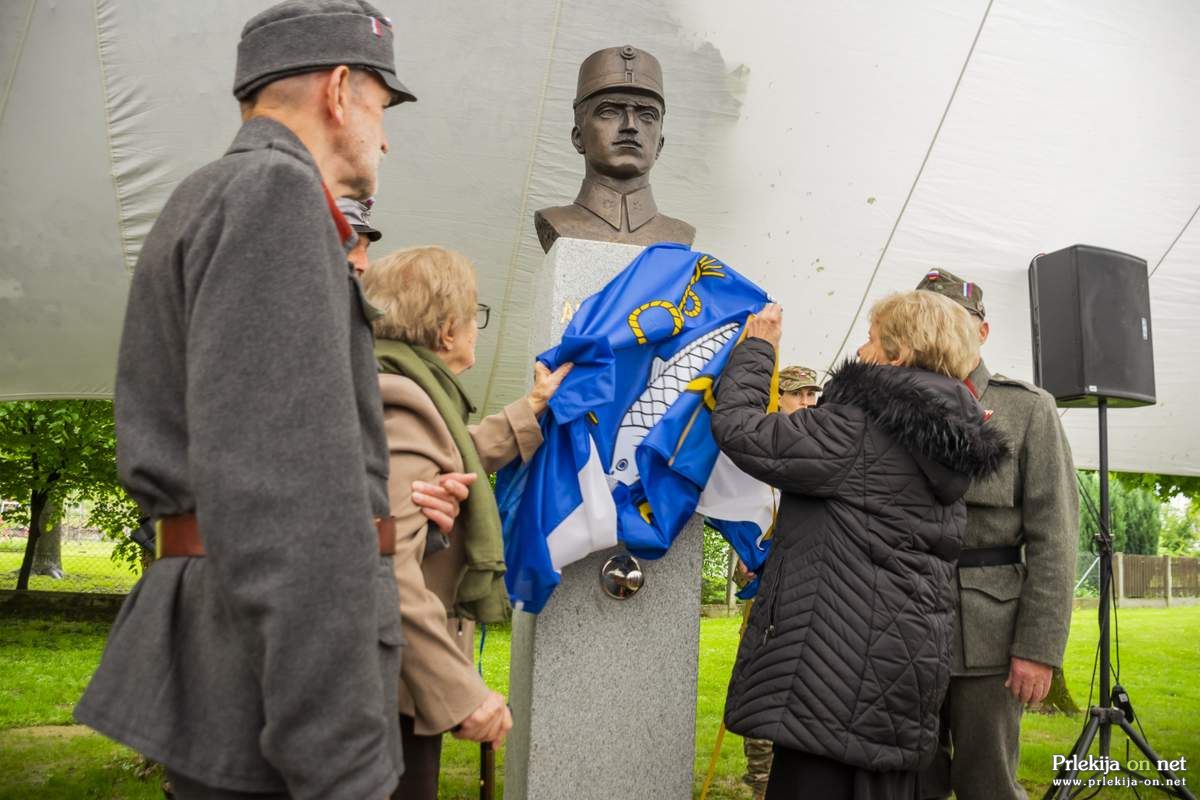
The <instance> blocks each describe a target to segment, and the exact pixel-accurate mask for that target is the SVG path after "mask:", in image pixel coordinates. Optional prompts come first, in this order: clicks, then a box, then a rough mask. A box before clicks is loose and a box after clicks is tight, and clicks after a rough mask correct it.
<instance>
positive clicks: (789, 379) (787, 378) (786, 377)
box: [779, 367, 821, 392]
mask: <svg viewBox="0 0 1200 800" xmlns="http://www.w3.org/2000/svg"><path fill="white" fill-rule="evenodd" d="M802 389H816V390H817V391H818V392H819V391H821V384H820V383H819V382H818V381H817V371H816V370H815V369H812V368H811V367H784V368H783V369H781V370H779V391H781V392H799V391H801V390H802Z"/></svg>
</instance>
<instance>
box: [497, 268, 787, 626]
mask: <svg viewBox="0 0 1200 800" xmlns="http://www.w3.org/2000/svg"><path fill="white" fill-rule="evenodd" d="M767 302H769V298H768V296H767V293H766V292H764V291H763V290H762V289H760V288H759V287H758V286H756V285H754V284H753V283H752V282H751V281H749V280H747V279H745V278H743V277H742V276H741V275H739V274H737V273H736V272H734V271H733V270H732V269H730V268H729V267H728V266H726V265H725V264H723V263H722V262H720V261H718V260H717V259H715V258H713V257H712V256H710V255H706V254H704V253H697V252H694V251H692V250H690V249H689V248H687V247H685V246H684V245H677V244H659V245H654V246H652V247H649V248H647V249H646V250H644V251H643V252H642V253H641V255H639V256H638V257H637V258H636V259H635V260H634V261H633V263H632V264H630V265H629V266H628V267H626V268H625V269H624V270H622V271H621V273H620V274H618V275H617V276H616V277H615V278H613V279H612V280H611V281H610V282H609V283H608V285H606V286H605V287H604V288H603V289H601V290H600V291H599V292H597V293H596V294H594V295H592V296H591V297H589V298H588V299H587V300H585V301H584V302H583V304H582V305H581V306H580V307H579V311H578V312H577V313H576V314H575V316H574V317H573V318H572V319H571V322H570V324H569V325H568V326H567V328H566V330H565V331H564V332H563V337H562V341H561V342H560V343H559V345H558V346H557V347H554V348H551V349H550V350H547V351H546V352H544V353H542V354H541V355H539V356H538V360H539V361H542V362H543V363H545V364H546V365H547V366H549V367H550V368H551V369H554V368H555V367H557V366H558V365H559V364H563V363H565V362H568V361H570V362H573V363H574V365H575V366H574V368H573V369H572V370H571V372H570V373H569V374H568V375H567V377H566V379H565V380H564V381H563V383H562V385H561V386H560V387H559V389H558V391H557V393H556V394H555V395H554V397H553V398H552V399H551V400H550V410H549V412H548V413H547V414H546V415H545V416H544V417H543V419H542V433H543V436H544V442H543V444H542V446H541V448H539V450H538V451H537V454H536V455H535V456H534V457H533V459H531V460H530V461H529V462H528V463H524V464H522V463H521V462H519V461H518V462H514V463H513V464H510V465H509V466H508V467H506V468H505V469H504V470H502V471H501V473H500V474H499V476H498V478H497V483H496V494H497V499H498V501H499V504H500V514H501V518H502V520H503V523H504V557H505V562H506V563H507V568H508V570H507V572H506V574H505V581H506V582H507V585H508V592H509V595H510V596H511V598H512V601H513V604H514V606H515V607H517V608H520V609H523V610H525V611H528V612H531V613H537V612H539V611H541V610H542V607H543V606H544V605H545V603H546V600H547V599H549V597H550V594H551V593H552V592H553V591H554V587H555V586H557V585H558V582H559V577H560V572H561V570H562V568H563V567H564V566H566V565H567V564H570V563H572V562H574V561H577V560H579V559H581V558H583V557H584V556H586V555H588V554H589V553H593V552H596V551H597V550H603V549H605V548H607V547H612V546H613V545H616V544H618V543H621V544H624V545H625V546H626V547H627V548H628V549H629V551H630V552H632V553H633V554H635V555H637V556H640V557H645V558H651V559H653V558H659V557H660V556H662V555H663V554H664V553H665V552H666V551H667V548H669V547H670V546H671V542H672V541H674V539H675V537H676V536H677V535H678V534H679V531H680V530H682V528H683V526H684V523H686V522H687V520H688V519H689V518H690V517H691V516H692V514H693V513H700V514H703V515H705V516H707V517H708V518H709V521H710V523H712V524H713V525H714V527H716V528H717V529H718V530H720V531H721V532H722V533H723V534H724V535H725V537H726V538H727V539H728V540H729V542H730V544H731V545H732V546H733V548H734V550H735V551H736V552H737V554H738V556H739V557H740V558H741V559H742V561H743V562H744V563H745V564H746V566H747V568H748V569H750V570H751V571H753V572H757V571H758V570H759V568H760V567H761V566H762V562H763V561H764V560H765V558H766V554H767V547H768V542H767V541H766V539H767V535H768V534H769V532H770V530H771V527H772V525H773V521H774V513H773V509H774V506H775V498H774V496H773V494H772V490H771V488H770V487H768V486H767V485H766V484H763V483H761V482H759V481H757V480H755V479H753V478H751V477H749V476H748V475H746V474H745V473H744V472H742V471H741V470H740V469H738V468H737V467H736V466H735V465H734V464H733V462H731V461H729V459H728V458H726V457H725V456H724V455H722V454H721V453H720V451H719V450H718V449H717V446H716V442H715V441H714V440H713V436H712V431H711V428H710V425H709V415H710V414H711V413H712V409H713V405H714V400H713V386H714V382H715V381H716V380H717V378H718V377H719V376H720V374H721V371H722V370H723V369H724V367H725V363H726V361H727V360H728V358H729V354H730V353H731V352H732V350H733V347H734V346H735V345H736V344H737V342H738V340H739V338H740V333H741V330H742V327H743V325H744V324H745V321H746V317H747V316H748V315H749V314H751V313H755V312H757V311H759V310H761V309H762V307H763V306H764V305H765V304H766V303H767Z"/></svg>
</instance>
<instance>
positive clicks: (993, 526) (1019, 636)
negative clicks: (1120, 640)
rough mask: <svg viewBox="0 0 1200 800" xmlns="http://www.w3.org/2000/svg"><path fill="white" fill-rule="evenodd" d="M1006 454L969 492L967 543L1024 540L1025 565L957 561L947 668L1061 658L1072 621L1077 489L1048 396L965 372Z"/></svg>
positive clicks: (980, 371) (983, 371) (982, 669)
mask: <svg viewBox="0 0 1200 800" xmlns="http://www.w3.org/2000/svg"><path fill="white" fill-rule="evenodd" d="M970 380H971V383H972V384H973V385H974V386H975V388H976V390H977V391H978V392H979V393H980V404H981V405H982V406H983V407H984V408H985V409H988V410H991V411H992V412H993V415H992V418H991V421H990V422H989V423H988V424H989V425H994V426H996V427H997V428H998V429H999V430H1000V431H1001V433H1003V435H1004V436H1005V438H1006V439H1007V441H1008V445H1009V455H1008V456H1007V457H1005V459H1004V460H1003V461H1002V462H1001V464H1000V468H999V469H998V470H997V471H996V472H994V473H992V474H991V475H990V476H988V477H987V478H984V479H982V480H979V481H977V482H975V483H973V484H972V485H971V488H970V489H969V490H968V491H967V495H966V500H967V530H966V536H965V537H964V541H963V547H964V549H967V548H972V547H993V546H1000V545H1023V546H1024V549H1025V563H1024V564H1010V565H1003V566H994V567H960V568H959V571H958V578H959V602H960V607H959V625H958V641H957V646H956V647H955V648H954V660H953V665H952V673H953V674H954V675H994V674H997V673H1002V672H1007V671H1008V669H1009V664H1010V662H1011V659H1012V657H1013V656H1016V657H1019V658H1025V659H1029V660H1032V661H1038V662H1041V663H1043V664H1049V665H1051V666H1054V667H1060V666H1062V655H1063V649H1064V648H1065V647H1066V644H1067V632H1068V629H1069V627H1070V621H1071V596H1072V593H1073V586H1074V582H1075V556H1076V550H1077V547H1078V542H1079V492H1078V489H1077V488H1076V479H1075V464H1074V462H1073V461H1072V459H1071V446H1070V444H1069V443H1068V442H1067V437H1066V435H1065V434H1064V432H1063V429H1062V424H1061V422H1060V421H1059V416H1058V409H1057V408H1056V407H1055V405H1054V398H1053V397H1051V396H1050V395H1049V394H1048V393H1046V392H1045V391H1043V390H1041V389H1039V388H1037V387H1036V386H1032V385H1030V384H1028V383H1025V382H1024V381H1018V380H1014V379H1012V378H1006V377H1004V376H1003V375H992V374H990V373H989V372H988V370H987V367H986V366H985V365H984V364H983V362H982V361H981V362H980V364H979V366H978V367H976V368H975V371H974V372H972V373H971V376H970Z"/></svg>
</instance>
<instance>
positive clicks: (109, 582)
mask: <svg viewBox="0 0 1200 800" xmlns="http://www.w3.org/2000/svg"><path fill="white" fill-rule="evenodd" d="M112 548H113V546H112V542H108V541H86V540H85V541H66V542H63V543H62V567H63V577H62V578H60V579H55V578H51V577H48V576H46V575H31V576H30V577H29V588H30V590H31V591H42V592H101V593H105V594H125V593H126V592H128V591H129V590H130V589H132V588H133V585H134V584H135V583H137V578H138V576H137V575H135V574H133V572H131V571H130V569H129V568H128V567H127V566H125V565H124V564H118V563H116V562H115V561H113V560H112V559H111V558H110V557H109V556H110V555H111V553H112ZM24 557H25V539H23V538H15V537H13V538H7V537H6V538H3V539H0V589H15V588H16V586H17V574H18V573H19V572H20V569H21V559H22V558H24Z"/></svg>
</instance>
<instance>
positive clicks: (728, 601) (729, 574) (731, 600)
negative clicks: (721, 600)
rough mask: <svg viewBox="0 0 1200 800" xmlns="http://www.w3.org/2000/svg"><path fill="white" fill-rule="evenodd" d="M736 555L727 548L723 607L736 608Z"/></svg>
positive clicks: (731, 549)
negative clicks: (727, 561) (727, 560)
mask: <svg viewBox="0 0 1200 800" xmlns="http://www.w3.org/2000/svg"><path fill="white" fill-rule="evenodd" d="M737 562H738V557H737V553H735V552H734V550H733V548H732V547H730V548H729V564H728V565H727V568H726V570H725V607H726V608H737V583H736V581H735V580H734V579H735V577H736V576H737Z"/></svg>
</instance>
